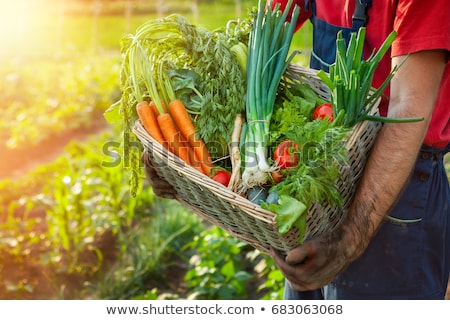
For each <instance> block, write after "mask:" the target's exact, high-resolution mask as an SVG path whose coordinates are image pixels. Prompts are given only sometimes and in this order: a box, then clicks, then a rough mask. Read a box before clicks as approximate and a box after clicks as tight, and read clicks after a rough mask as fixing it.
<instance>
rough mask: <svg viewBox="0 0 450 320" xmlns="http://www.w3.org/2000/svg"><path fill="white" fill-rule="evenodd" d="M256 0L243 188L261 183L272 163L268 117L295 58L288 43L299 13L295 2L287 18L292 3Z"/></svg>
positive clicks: (249, 51) (249, 57)
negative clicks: (257, 1)
mask: <svg viewBox="0 0 450 320" xmlns="http://www.w3.org/2000/svg"><path fill="white" fill-rule="evenodd" d="M265 4H266V1H264V0H259V3H258V13H257V16H256V19H255V21H254V23H253V25H252V30H251V32H250V35H249V47H248V60H247V94H246V128H247V130H246V131H245V132H246V136H245V137H243V139H244V141H246V145H245V151H244V155H243V157H244V159H243V161H242V162H243V165H244V167H245V169H244V172H243V175H242V184H243V187H244V189H246V188H250V187H252V186H255V185H261V184H264V183H265V182H266V181H267V179H268V173H269V172H270V171H271V167H270V165H269V163H268V160H267V147H268V142H269V141H268V140H269V125H270V118H271V116H272V113H273V108H274V104H275V98H276V94H277V91H278V87H279V84H280V81H281V79H282V77H283V75H284V73H285V71H286V69H287V67H288V65H289V64H290V62H291V61H292V59H293V58H294V56H295V54H296V52H293V53H291V54H290V55H289V50H290V44H291V42H292V37H293V35H294V31H295V26H296V23H297V19H298V16H299V13H300V8H299V7H298V6H297V5H296V6H295V7H294V9H293V11H292V17H291V21H287V17H288V13H289V12H290V9H291V7H292V0H289V1H288V3H287V5H286V8H285V10H284V12H281V10H279V8H280V5H279V4H276V5H275V7H274V8H273V9H272V3H269V4H268V6H267V7H266V6H265Z"/></svg>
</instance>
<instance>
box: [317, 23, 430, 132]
mask: <svg viewBox="0 0 450 320" xmlns="http://www.w3.org/2000/svg"><path fill="white" fill-rule="evenodd" d="M365 35H366V29H365V27H362V28H360V29H359V30H358V33H357V34H356V33H355V32H353V33H351V34H350V39H349V43H348V44H347V45H346V43H345V40H344V38H343V37H342V31H340V32H339V33H338V34H337V38H336V58H335V62H334V63H333V64H332V65H331V66H330V69H329V74H326V73H325V72H324V71H323V70H319V71H318V73H317V75H318V76H319V77H320V79H321V80H322V81H323V82H324V84H325V85H326V86H327V87H328V88H329V89H330V94H331V100H332V101H331V102H332V105H333V112H334V116H335V118H337V115H339V114H341V113H342V112H344V113H345V116H343V117H342V115H341V117H339V123H337V122H335V125H344V126H347V127H352V126H354V125H356V124H357V123H358V122H359V121H363V120H369V121H380V122H397V123H399V122H414V121H421V120H423V118H387V117H381V116H375V115H372V109H373V108H374V107H375V105H376V104H377V102H378V99H379V98H380V97H381V96H382V95H383V92H384V90H385V89H386V87H387V86H388V85H389V82H390V81H391V79H392V77H393V76H394V75H395V73H396V72H397V70H398V69H399V68H400V66H401V64H400V65H398V66H395V67H394V68H393V69H392V70H391V72H390V73H389V74H388V76H387V77H386V78H385V80H384V81H383V83H382V84H381V85H380V87H379V88H377V89H375V88H373V87H372V81H373V76H374V73H375V70H376V68H377V67H378V64H379V63H380V61H381V59H382V58H383V57H384V55H385V54H386V53H387V51H388V50H389V48H390V47H391V45H392V42H393V41H394V40H395V38H396V36H397V33H396V32H395V31H392V32H391V33H390V34H389V35H388V37H387V38H386V39H385V40H384V42H383V44H382V45H381V47H380V48H379V49H378V51H374V52H373V53H372V54H371V56H370V57H369V58H367V59H366V60H364V59H363V47H364V40H365Z"/></svg>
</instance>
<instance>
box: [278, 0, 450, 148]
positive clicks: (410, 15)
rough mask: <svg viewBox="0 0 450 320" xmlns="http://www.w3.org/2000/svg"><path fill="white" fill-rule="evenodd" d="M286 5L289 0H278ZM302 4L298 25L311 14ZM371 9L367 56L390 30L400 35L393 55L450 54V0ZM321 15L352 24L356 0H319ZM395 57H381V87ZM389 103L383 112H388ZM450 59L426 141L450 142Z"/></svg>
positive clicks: (398, 0)
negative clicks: (430, 52) (436, 50)
mask: <svg viewBox="0 0 450 320" xmlns="http://www.w3.org/2000/svg"><path fill="white" fill-rule="evenodd" d="M274 2H279V3H280V4H281V6H282V8H284V6H285V5H286V2H287V1H286V0H274ZM294 3H296V4H298V5H299V6H300V7H301V15H300V19H299V24H298V28H299V27H300V26H301V25H302V24H303V23H304V22H305V21H306V20H307V19H308V18H309V15H310V12H307V11H306V10H305V8H304V4H305V1H304V0H294ZM372 3H373V4H372V7H371V8H369V10H368V16H369V20H368V24H367V26H366V28H367V33H366V44H365V56H369V55H370V53H371V52H372V51H373V50H374V49H378V48H379V47H380V46H381V44H382V43H383V41H384V40H385V39H386V37H387V36H388V34H389V33H390V32H391V31H392V30H396V31H397V33H398V35H397V38H396V39H395V41H394V43H393V44H392V48H391V56H392V57H393V56H398V55H405V54H408V53H414V52H418V51H423V50H432V49H445V50H447V51H449V57H450V1H449V0H434V1H429V0H415V1H412V0H384V1H372ZM316 6H317V7H316V8H317V10H316V13H317V17H318V18H320V19H322V20H325V21H327V22H328V23H330V24H333V25H338V26H342V27H351V25H352V15H353V12H354V8H355V0H316ZM390 68H391V61H390V58H389V56H388V55H386V56H385V58H384V59H383V60H382V61H381V63H380V65H379V66H378V69H377V71H376V73H375V76H374V83H373V85H374V86H375V87H377V86H378V85H379V84H380V83H381V82H382V81H383V80H384V79H385V78H386V76H387V75H388V73H389V71H390ZM386 108H387V106H386V105H385V106H383V107H381V110H380V112H381V113H382V114H386ZM449 118H450V62H447V64H446V67H445V71H444V76H443V79H442V82H441V87H440V91H439V96H438V99H437V102H436V105H435V109H434V112H433V117H432V119H431V123H430V126H429V129H428V132H427V135H426V137H425V140H424V143H425V144H427V145H430V146H436V147H445V146H446V145H447V144H448V143H449V142H450V126H449Z"/></svg>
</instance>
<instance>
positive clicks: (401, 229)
mask: <svg viewBox="0 0 450 320" xmlns="http://www.w3.org/2000/svg"><path fill="white" fill-rule="evenodd" d="M306 2H308V1H307V0H306ZM356 2H357V4H356V9H355V14H354V16H353V18H354V19H353V25H352V28H341V27H338V26H333V25H330V24H328V23H327V22H326V21H323V20H320V19H318V18H317V16H316V14H315V13H316V12H315V10H316V8H315V3H314V1H312V3H311V6H312V7H311V9H312V17H311V22H312V24H313V53H312V55H311V62H310V66H311V68H315V69H323V70H326V71H327V70H328V67H329V65H330V64H331V63H333V62H334V59H335V41H336V34H337V32H338V31H339V30H343V35H344V37H347V38H346V39H347V40H348V37H349V35H350V33H351V32H354V31H357V30H358V29H359V27H361V26H363V25H364V23H365V22H366V15H365V14H366V13H367V11H366V9H367V8H368V7H369V6H370V5H371V1H363V0H356ZM449 149H450V145H449V146H447V148H432V147H427V146H423V147H422V150H421V151H420V153H419V155H418V158H417V161H416V165H415V168H414V171H413V173H412V175H411V177H410V180H409V182H408V184H407V186H406V187H405V190H404V191H403V192H402V194H401V196H400V198H399V199H398V201H397V203H396V204H395V205H394V207H393V208H392V209H391V211H390V214H389V216H388V217H387V219H386V221H385V222H384V223H383V225H382V226H381V227H380V229H379V231H378V232H377V234H376V235H375V237H374V238H373V239H372V241H371V243H370V244H369V247H368V248H367V250H366V251H365V252H364V253H363V255H362V256H361V257H359V258H358V259H357V260H355V261H354V262H352V263H351V264H350V266H349V267H348V268H347V269H346V270H345V271H344V272H343V273H341V274H340V275H338V276H337V277H336V279H335V280H334V281H333V282H332V283H331V284H329V285H327V286H326V287H324V288H322V289H318V290H314V291H304V292H299V291H295V290H292V289H291V288H290V286H289V284H288V283H287V282H286V283H285V292H284V298H285V299H304V300H306V299H347V300H354V299H364V300H369V299H379V300H387V299H444V298H445V291H446V286H447V283H448V279H449V272H450V261H449V260H450V190H449V181H448V178H447V174H446V171H445V167H444V163H443V157H444V154H445V153H446V152H448V151H449Z"/></svg>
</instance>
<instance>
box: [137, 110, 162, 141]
mask: <svg viewBox="0 0 450 320" xmlns="http://www.w3.org/2000/svg"><path fill="white" fill-rule="evenodd" d="M136 111H137V113H138V116H139V119H140V120H141V122H142V125H143V126H144V128H145V130H147V132H148V134H149V135H150V136H151V137H152V138H153V139H155V140H156V141H158V142H159V143H161V144H163V145H164V136H163V134H162V132H161V130H160V129H159V125H158V120H157V119H156V114H155V113H154V112H153V110H152V109H151V107H150V105H149V103H148V102H147V101H141V102H139V103H138V104H137V105H136Z"/></svg>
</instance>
